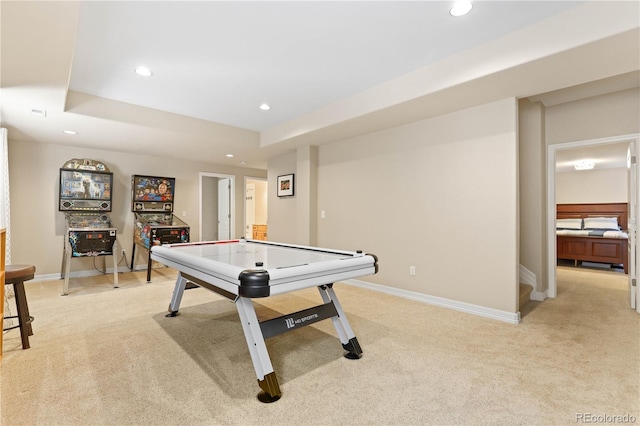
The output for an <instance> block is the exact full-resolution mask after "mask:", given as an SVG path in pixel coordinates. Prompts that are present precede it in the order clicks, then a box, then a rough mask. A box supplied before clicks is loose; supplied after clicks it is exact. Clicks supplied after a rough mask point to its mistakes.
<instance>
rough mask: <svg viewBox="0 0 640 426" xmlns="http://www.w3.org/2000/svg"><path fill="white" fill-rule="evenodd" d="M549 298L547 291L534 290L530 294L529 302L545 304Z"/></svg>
mask: <svg viewBox="0 0 640 426" xmlns="http://www.w3.org/2000/svg"><path fill="white" fill-rule="evenodd" d="M547 297H549V296H547V292H546V291H535V290H533V291H532V292H531V293H530V294H529V300H535V301H536V302H544V299H546V298H547Z"/></svg>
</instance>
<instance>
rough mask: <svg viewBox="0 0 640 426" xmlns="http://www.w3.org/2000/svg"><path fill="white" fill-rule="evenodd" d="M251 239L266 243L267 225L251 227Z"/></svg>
mask: <svg viewBox="0 0 640 426" xmlns="http://www.w3.org/2000/svg"><path fill="white" fill-rule="evenodd" d="M252 235H253V236H252V238H253V239H254V240H262V241H267V225H253V233H252Z"/></svg>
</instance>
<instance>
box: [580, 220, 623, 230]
mask: <svg viewBox="0 0 640 426" xmlns="http://www.w3.org/2000/svg"><path fill="white" fill-rule="evenodd" d="M584 229H615V230H616V231H619V230H620V228H619V227H618V218H617V217H585V218H584Z"/></svg>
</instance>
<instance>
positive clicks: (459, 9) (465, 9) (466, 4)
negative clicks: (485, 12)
mask: <svg viewBox="0 0 640 426" xmlns="http://www.w3.org/2000/svg"><path fill="white" fill-rule="evenodd" d="M472 7H473V5H472V4H471V2H470V1H468V0H459V1H456V2H455V3H453V7H452V8H451V10H450V11H449V13H450V14H451V16H462V15H466V14H467V13H469V11H470V10H471V8H472Z"/></svg>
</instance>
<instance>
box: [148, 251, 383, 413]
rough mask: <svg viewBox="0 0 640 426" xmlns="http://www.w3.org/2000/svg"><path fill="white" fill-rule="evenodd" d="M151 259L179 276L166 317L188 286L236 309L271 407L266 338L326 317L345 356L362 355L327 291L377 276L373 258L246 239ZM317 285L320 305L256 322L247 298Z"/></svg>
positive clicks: (273, 384)
mask: <svg viewBox="0 0 640 426" xmlns="http://www.w3.org/2000/svg"><path fill="white" fill-rule="evenodd" d="M151 258H152V259H153V260H155V261H157V262H160V263H163V264H164V265H166V266H169V267H171V268H174V269H176V270H177V271H178V277H177V280H176V284H175V288H174V290H173V296H172V297H171V302H170V304H169V313H168V314H167V317H173V316H176V315H177V314H178V310H179V308H180V302H181V300H182V295H183V293H184V290H185V287H186V284H187V282H192V283H194V284H197V285H199V286H200V287H202V288H204V289H207V290H210V291H213V292H215V293H217V294H220V295H222V296H224V297H226V298H228V299H229V300H231V301H233V302H234V303H235V306H236V308H237V310H238V315H239V316H240V321H241V323H242V330H243V332H244V336H245V339H246V341H247V346H248V347H249V353H250V355H251V360H252V362H253V367H254V369H255V372H256V375H257V378H258V385H259V386H260V389H261V392H260V393H259V394H258V399H259V400H260V401H262V402H274V401H277V400H278V399H280V397H281V396H282V393H281V391H280V386H279V384H278V380H277V378H276V374H275V372H274V370H273V366H272V364H271V359H270V357H269V353H268V352H267V346H266V344H265V339H267V338H270V337H273V336H277V335H279V334H282V333H285V332H287V331H291V330H296V329H298V328H301V327H304V326H307V325H311V324H314V323H316V322H318V321H322V320H325V319H328V318H331V320H332V322H333V325H334V327H335V329H336V332H337V334H338V337H339V338H340V341H341V343H342V347H343V348H344V350H345V351H346V353H345V355H344V356H345V357H346V358H349V359H359V358H360V357H361V356H362V349H361V348H360V345H359V343H358V339H357V338H356V336H355V335H354V333H353V330H352V329H351V326H350V325H349V322H348V321H347V317H346V315H345V313H344V311H343V310H342V307H341V306H340V302H339V301H338V298H337V296H336V293H335V291H334V289H333V284H334V283H335V282H338V281H342V280H347V279H353V278H357V277H361V276H365V275H372V274H375V273H377V272H378V259H377V257H376V256H375V255H372V254H364V253H363V252H361V251H355V252H351V251H342V250H330V249H323V248H318V247H307V246H300V245H291V244H282V243H275V242H270V241H257V240H249V239H240V240H230V241H207V242H198V243H178V244H167V245H162V246H154V247H152V249H151ZM309 287H317V288H318V291H319V292H320V297H321V298H322V302H323V303H322V304H320V305H317V306H315V307H312V308H308V309H304V310H301V311H298V312H293V313H290V314H285V315H282V316H280V317H277V318H272V319H267V320H263V321H259V320H258V318H257V316H256V312H255V309H254V306H253V302H252V299H257V298H264V297H269V296H275V295H278V294H284V293H289V292H292V291H296V290H301V289H305V288H309Z"/></svg>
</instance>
